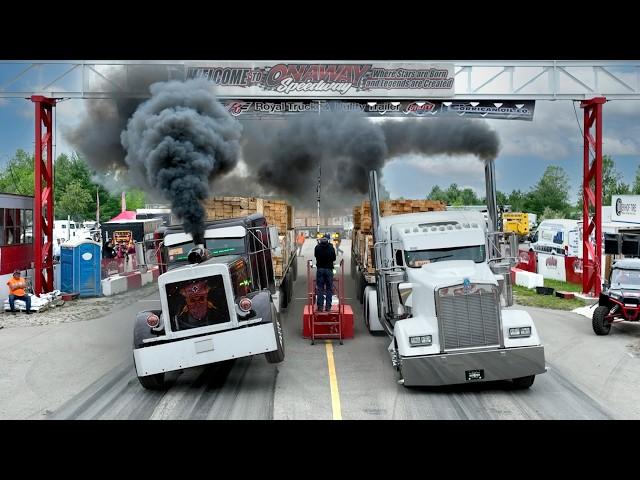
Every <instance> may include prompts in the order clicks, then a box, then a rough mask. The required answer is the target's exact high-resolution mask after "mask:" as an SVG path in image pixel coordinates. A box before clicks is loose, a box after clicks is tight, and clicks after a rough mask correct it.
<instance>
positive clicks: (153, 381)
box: [133, 357, 168, 390]
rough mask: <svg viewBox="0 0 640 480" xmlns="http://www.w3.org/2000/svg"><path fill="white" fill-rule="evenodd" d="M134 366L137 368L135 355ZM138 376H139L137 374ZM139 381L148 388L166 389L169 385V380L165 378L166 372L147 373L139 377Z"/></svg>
mask: <svg viewBox="0 0 640 480" xmlns="http://www.w3.org/2000/svg"><path fill="white" fill-rule="evenodd" d="M133 368H134V370H136V371H137V369H136V359H135V357H133ZM136 376H138V375H137V374H136ZM138 381H139V382H140V385H142V386H143V387H144V388H146V389H147V390H166V389H167V387H168V382H167V381H166V378H165V373H164V372H163V373H156V374H155V375H147V376H145V377H138Z"/></svg>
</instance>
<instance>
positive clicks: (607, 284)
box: [602, 280, 611, 290]
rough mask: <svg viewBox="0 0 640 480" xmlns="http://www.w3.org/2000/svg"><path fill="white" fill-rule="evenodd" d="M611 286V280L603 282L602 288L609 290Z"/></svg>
mask: <svg viewBox="0 0 640 480" xmlns="http://www.w3.org/2000/svg"><path fill="white" fill-rule="evenodd" d="M610 286H611V283H609V280H605V281H604V282H602V288H604V289H605V290H608V289H609V287H610Z"/></svg>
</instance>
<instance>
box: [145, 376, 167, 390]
mask: <svg viewBox="0 0 640 480" xmlns="http://www.w3.org/2000/svg"><path fill="white" fill-rule="evenodd" d="M138 381H139V382H140V385H142V386H143V387H144V388H146V389H147V390H166V389H167V382H165V379H164V373H156V374H155V375H148V376H146V377H138Z"/></svg>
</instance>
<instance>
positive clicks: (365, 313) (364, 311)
mask: <svg viewBox="0 0 640 480" xmlns="http://www.w3.org/2000/svg"><path fill="white" fill-rule="evenodd" d="M368 294H369V288H368V287H367V288H365V289H364V302H363V308H362V314H363V316H364V324H365V325H366V327H367V330H369V331H371V327H370V326H369V302H368V301H367V295H368Z"/></svg>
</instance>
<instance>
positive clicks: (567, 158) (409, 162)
mask: <svg viewBox="0 0 640 480" xmlns="http://www.w3.org/2000/svg"><path fill="white" fill-rule="evenodd" d="M2 68H5V67H3V66H2V65H0V85H1V84H2V81H3V79H7V78H10V77H11V75H12V74H13V73H14V72H15V70H14V71H12V72H10V71H8V70H7V71H4V70H2ZM83 102H84V101H83V100H77V99H74V100H67V101H64V102H61V103H60V104H59V105H58V107H57V108H56V113H57V115H56V121H57V129H56V137H55V143H56V153H57V154H60V153H63V152H66V153H69V152H71V147H70V146H69V144H68V143H67V142H65V140H64V136H63V134H62V132H63V129H64V128H65V127H67V126H70V125H73V124H74V123H75V122H77V120H78V118H79V117H80V115H81V113H82V111H83V108H84V107H83ZM576 111H577V117H578V119H579V120H580V123H578V121H577V119H576ZM603 111H604V134H603V139H604V145H603V153H604V154H609V155H611V156H613V158H614V160H615V162H616V167H617V169H618V170H619V171H620V172H621V173H622V175H623V181H625V182H626V183H629V184H630V183H632V182H633V179H634V174H635V171H636V168H637V166H638V163H639V160H640V102H637V101H611V102H608V103H607V104H605V105H604V108H603ZM414 120H415V121H421V120H422V119H414ZM487 122H488V123H489V125H490V126H491V127H492V128H493V129H495V130H496V131H497V132H498V135H499V138H500V142H501V150H500V153H499V155H498V158H497V160H496V172H497V186H498V189H499V190H501V191H503V192H507V193H508V192H510V191H512V190H514V189H520V190H523V191H527V190H529V189H530V188H531V187H532V186H533V185H534V184H535V183H536V182H537V181H538V179H539V178H540V176H541V175H542V173H543V172H544V170H545V168H546V167H547V166H548V165H558V166H561V167H562V168H564V169H565V171H566V172H567V174H568V175H569V178H570V180H571V191H570V199H571V201H575V199H576V198H577V196H576V195H577V191H578V187H579V185H580V183H581V179H582V138H581V134H580V128H582V125H581V123H582V110H581V109H580V108H579V106H578V105H575V111H574V103H573V102H571V101H569V100H558V101H554V102H551V101H539V102H537V103H536V106H535V114H534V120H533V121H532V122H527V121H515V120H488V121H487ZM0 125H1V126H2V128H0V165H3V164H4V163H5V162H6V160H7V158H9V157H10V156H11V155H12V154H13V153H14V152H15V151H16V149H18V148H23V149H25V150H27V151H33V146H34V140H33V138H34V107H33V104H32V103H31V102H30V101H28V100H25V99H2V98H0ZM383 182H384V184H385V186H386V188H387V189H388V190H389V191H390V193H391V195H392V197H398V196H404V197H405V198H412V197H413V198H419V197H422V198H423V197H424V196H425V195H426V194H428V193H429V191H430V190H431V188H432V187H433V186H434V185H440V186H441V187H443V188H446V187H447V186H448V185H449V184H450V183H452V182H455V183H457V184H458V185H459V186H461V187H471V188H472V189H474V190H475V191H476V192H477V193H478V194H480V195H481V196H482V195H484V169H483V165H482V163H481V162H480V161H479V160H477V159H476V158H474V157H466V156H464V157H445V156H442V157H416V156H405V157H400V158H397V159H395V160H393V161H392V162H390V163H388V164H387V166H386V167H385V169H384V175H383Z"/></svg>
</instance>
